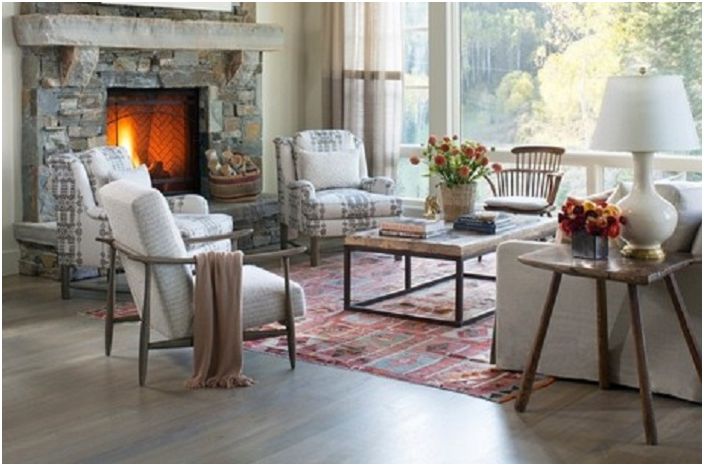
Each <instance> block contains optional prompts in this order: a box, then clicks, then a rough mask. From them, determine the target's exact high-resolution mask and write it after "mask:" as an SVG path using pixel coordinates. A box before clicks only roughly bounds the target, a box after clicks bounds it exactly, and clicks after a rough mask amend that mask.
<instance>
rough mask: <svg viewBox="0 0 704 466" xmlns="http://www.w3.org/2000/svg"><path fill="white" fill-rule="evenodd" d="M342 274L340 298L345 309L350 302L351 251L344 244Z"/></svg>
mask: <svg viewBox="0 0 704 466" xmlns="http://www.w3.org/2000/svg"><path fill="white" fill-rule="evenodd" d="M342 274H343V275H342V280H343V288H344V290H343V293H342V300H343V305H344V309H347V308H349V307H350V304H351V302H352V251H350V249H349V248H348V247H347V246H345V252H344V258H343V271H342Z"/></svg>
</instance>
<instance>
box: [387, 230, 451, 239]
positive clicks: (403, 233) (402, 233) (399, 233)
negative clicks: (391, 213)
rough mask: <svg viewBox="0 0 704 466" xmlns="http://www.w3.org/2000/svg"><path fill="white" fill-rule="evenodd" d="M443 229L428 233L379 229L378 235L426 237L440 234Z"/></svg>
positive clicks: (411, 237)
mask: <svg viewBox="0 0 704 466" xmlns="http://www.w3.org/2000/svg"><path fill="white" fill-rule="evenodd" d="M444 232H445V230H438V231H433V232H430V233H411V232H408V231H393V230H379V236H390V237H393V238H409V239H428V238H432V237H434V236H439V235H442V234H443V233H444Z"/></svg>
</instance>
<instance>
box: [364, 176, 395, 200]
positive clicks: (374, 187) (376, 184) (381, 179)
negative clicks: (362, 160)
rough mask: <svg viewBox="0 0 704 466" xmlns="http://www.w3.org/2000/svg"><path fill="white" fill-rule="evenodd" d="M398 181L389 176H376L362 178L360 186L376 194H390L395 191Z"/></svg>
mask: <svg viewBox="0 0 704 466" xmlns="http://www.w3.org/2000/svg"><path fill="white" fill-rule="evenodd" d="M395 186H396V182H395V181H394V180H393V179H391V178H389V177H388V176H374V177H371V178H362V181H361V182H360V188H361V189H363V190H365V191H369V192H370V193H374V194H385V195H387V196H390V195H392V194H393V193H394V188H395Z"/></svg>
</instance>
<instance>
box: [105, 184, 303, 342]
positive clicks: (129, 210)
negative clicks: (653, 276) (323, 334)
mask: <svg viewBox="0 0 704 466" xmlns="http://www.w3.org/2000/svg"><path fill="white" fill-rule="evenodd" d="M124 183H125V182H124V181H116V182H114V183H111V184H110V185H108V186H105V187H104V188H102V190H101V196H102V197H103V200H104V202H105V209H106V211H107V212H108V215H109V217H110V220H111V223H112V224H113V226H114V230H113V232H114V235H115V239H116V240H117V241H118V242H120V243H121V244H123V245H124V246H126V247H128V248H129V249H131V250H133V251H135V252H137V253H139V254H144V255H151V256H162V257H188V256H190V255H192V254H191V253H190V252H188V251H186V248H185V245H184V243H183V240H182V238H181V232H179V231H178V228H177V226H176V223H177V221H176V219H175V216H174V215H172V214H171V212H170V211H169V208H168V205H167V203H166V201H165V199H164V196H163V195H162V194H161V193H159V192H158V191H157V190H155V189H143V188H140V187H136V188H135V187H133V186H132V187H128V186H127V185H125V184H124ZM123 264H124V267H125V273H126V274H127V281H128V284H129V286H130V291H131V292H132V298H133V299H134V302H135V303H137V308H138V310H139V312H140V315H141V313H142V307H143V299H144V279H145V268H144V265H143V264H140V263H138V262H135V261H131V260H129V259H124V258H123ZM152 270H153V272H152V288H151V292H152V295H151V301H150V306H151V307H150V309H151V312H150V315H151V320H150V324H151V327H152V328H153V329H154V330H156V331H157V332H159V333H160V334H162V335H163V336H164V337H166V338H169V339H173V338H182V337H188V336H191V335H192V323H193V288H194V284H195V283H194V278H193V275H192V270H193V268H192V267H189V266H178V265H168V266H153V268H152ZM195 279H196V280H197V277H196V278H195ZM290 284H291V301H292V304H293V312H294V315H296V316H300V315H303V314H304V313H305V296H304V293H303V288H301V286H300V285H298V284H297V283H295V282H291V283H290ZM242 286H243V301H244V307H243V322H244V326H245V328H251V327H259V326H261V325H264V324H269V323H272V322H277V321H281V320H283V319H285V316H286V314H285V307H284V302H285V288H284V280H283V278H281V277H279V276H278V275H275V274H273V273H271V272H268V271H266V270H263V269H260V268H258V267H255V266H250V265H248V266H245V267H244V277H243V285H242Z"/></svg>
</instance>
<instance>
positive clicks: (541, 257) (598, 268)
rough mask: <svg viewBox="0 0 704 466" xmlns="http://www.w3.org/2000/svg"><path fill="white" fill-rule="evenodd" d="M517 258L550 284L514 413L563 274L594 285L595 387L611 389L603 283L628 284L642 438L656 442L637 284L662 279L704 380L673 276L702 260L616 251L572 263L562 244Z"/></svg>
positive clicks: (524, 399) (529, 386)
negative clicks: (546, 274) (544, 273)
mask: <svg viewBox="0 0 704 466" xmlns="http://www.w3.org/2000/svg"><path fill="white" fill-rule="evenodd" d="M518 260H519V261H520V262H521V263H523V264H526V265H529V266H531V267H536V268H539V269H545V270H550V271H551V272H552V280H551V282H550V288H549V291H548V296H547V299H546V300H545V306H544V307H543V313H542V316H541V318H540V324H539V326H538V333H537V334H536V336H535V341H534V342H533V347H532V349H531V352H530V355H529V357H528V361H527V362H526V366H525V370H524V371H523V378H522V380H521V390H520V393H519V395H518V398H517V399H516V405H515V407H516V411H519V412H523V411H525V409H526V406H527V405H528V400H529V399H530V395H531V392H532V390H533V381H534V379H535V371H536V369H537V368H538V362H539V360H540V353H541V351H542V349H543V343H544V341H545V335H546V334H547V331H548V325H549V324H550V317H551V316H552V311H553V308H554V306H555V300H556V299H557V292H558V290H559V289H560V281H561V280H562V275H563V274H564V275H573V276H576V277H584V278H592V279H594V280H595V281H596V304H597V305H596V316H597V317H596V318H597V341H598V345H599V387H600V388H602V389H606V388H608V387H609V379H608V377H609V360H608V349H609V342H608V328H607V324H608V321H607V312H606V281H607V280H612V281H616V282H622V283H625V284H626V285H627V286H628V298H629V301H630V312H631V327H632V329H633V340H634V342H635V346H636V361H637V364H638V383H639V386H640V399H641V410H642V413H643V427H644V429H645V440H646V442H647V443H648V444H649V445H655V444H656V443H657V429H656V427H655V416H654V414H653V397H652V393H651V391H650V376H649V373H648V363H647V357H646V353H645V340H644V336H643V326H642V324H641V316H640V305H639V303H638V285H649V284H651V283H653V282H656V281H658V280H661V279H662V280H665V285H666V286H667V291H668V293H669V294H670V298H671V299H672V304H673V306H674V308H675V313H676V315H677V319H678V320H679V324H680V328H681V329H682V334H683V335H684V339H685V341H686V343H687V347H688V348H689V353H690V354H691V356H692V360H693V361H694V366H695V367H696V370H697V374H698V375H699V381H700V382H701V380H702V362H701V354H700V350H699V345H698V343H697V342H696V341H695V339H694V336H693V335H692V332H691V330H690V324H689V316H688V315H687V312H686V309H685V305H684V302H683V300H682V295H681V293H680V290H679V287H678V286H677V282H676V281H675V276H674V273H675V272H677V271H678V270H681V269H683V268H685V267H687V266H689V265H691V264H695V263H701V257H699V256H693V255H691V254H683V253H672V254H668V255H667V257H666V258H665V259H664V260H662V261H657V262H655V261H653V262H649V261H639V260H634V259H628V258H626V257H622V256H621V255H620V254H619V253H618V251H611V254H610V255H609V258H608V260H603V261H594V260H585V259H575V258H573V257H572V252H571V251H570V249H569V248H568V247H566V246H554V247H550V248H545V249H541V250H540V251H535V252H532V253H528V254H524V255H522V256H520V257H519V258H518Z"/></svg>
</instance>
